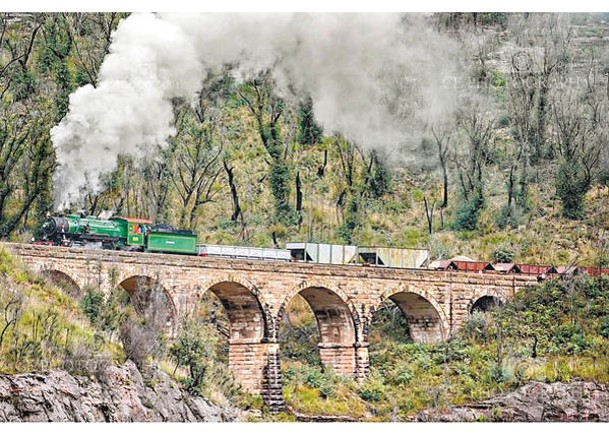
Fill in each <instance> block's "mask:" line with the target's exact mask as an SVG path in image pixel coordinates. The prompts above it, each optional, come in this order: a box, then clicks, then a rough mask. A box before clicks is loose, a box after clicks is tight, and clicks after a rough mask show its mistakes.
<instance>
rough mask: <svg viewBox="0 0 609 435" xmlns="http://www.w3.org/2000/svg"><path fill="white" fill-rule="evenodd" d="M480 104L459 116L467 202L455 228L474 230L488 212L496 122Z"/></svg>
mask: <svg viewBox="0 0 609 435" xmlns="http://www.w3.org/2000/svg"><path fill="white" fill-rule="evenodd" d="M479 104H480V102H478V103H477V104H474V105H472V106H471V107H469V108H468V109H464V110H462V111H461V113H460V114H459V120H458V125H459V126H460V127H461V128H462V130H463V131H464V133H465V140H466V146H467V148H466V150H465V153H464V154H463V155H462V156H458V155H455V156H454V157H453V161H454V162H455V164H456V166H457V170H458V175H459V182H460V184H461V196H462V198H463V200H462V201H461V202H460V206H459V208H458V210H457V216H456V220H455V228H457V229H464V230H474V229H475V228H476V227H477V225H478V217H479V215H480V212H481V211H482V209H483V208H484V205H485V199H484V182H485V178H484V177H485V174H486V168H487V166H488V165H489V164H490V163H492V162H493V161H494V150H493V149H492V145H493V142H494V135H495V130H494V125H495V119H494V118H493V117H492V116H491V115H490V114H487V113H485V112H483V111H482V110H481V107H480V106H479Z"/></svg>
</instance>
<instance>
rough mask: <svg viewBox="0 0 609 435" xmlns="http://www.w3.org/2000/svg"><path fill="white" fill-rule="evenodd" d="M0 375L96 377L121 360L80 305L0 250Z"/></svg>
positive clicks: (120, 354)
mask: <svg viewBox="0 0 609 435" xmlns="http://www.w3.org/2000/svg"><path fill="white" fill-rule="evenodd" d="M0 310H2V312H1V319H0V372H2V373H23V372H29V371H46V370H51V369H55V368H62V369H65V370H67V371H69V372H71V373H75V374H83V373H90V372H92V373H94V372H95V371H96V370H98V369H99V368H101V367H103V365H107V364H110V363H112V362H115V361H118V360H120V359H122V358H123V352H122V350H121V348H120V347H119V346H117V345H115V344H112V343H110V342H108V341H107V340H105V338H104V337H103V336H101V335H100V333H99V332H98V331H96V330H95V329H94V328H93V327H91V325H90V324H89V322H88V320H87V318H86V316H85V315H84V314H83V312H82V311H81V309H80V307H79V305H78V302H77V301H75V300H74V299H73V298H72V297H70V296H69V295H68V294H67V292H66V291H64V290H63V289H61V288H60V287H58V286H56V285H54V284H53V283H51V282H50V281H49V280H47V279H45V278H43V277H41V276H38V275H36V274H34V273H32V272H30V271H28V270H27V269H26V268H25V267H23V266H22V265H21V264H19V262H18V261H17V260H15V259H14V258H12V257H11V256H10V255H9V254H8V253H7V252H6V251H5V250H3V249H0Z"/></svg>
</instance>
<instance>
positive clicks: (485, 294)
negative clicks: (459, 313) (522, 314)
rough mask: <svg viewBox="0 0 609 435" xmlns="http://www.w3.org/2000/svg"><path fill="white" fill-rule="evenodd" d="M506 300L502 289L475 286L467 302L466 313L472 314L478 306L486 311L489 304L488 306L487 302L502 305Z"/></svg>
mask: <svg viewBox="0 0 609 435" xmlns="http://www.w3.org/2000/svg"><path fill="white" fill-rule="evenodd" d="M506 300H507V298H506V295H505V290H504V289H496V288H484V287H483V288H477V289H476V290H475V291H474V292H473V295H472V297H471V299H470V300H469V302H468V304H467V314H468V315H470V314H472V313H473V312H474V310H475V309H478V308H484V309H483V310H482V311H488V309H490V306H488V304H489V303H491V304H492V303H494V304H495V305H502V304H504V303H505V302H506ZM476 304H478V305H476Z"/></svg>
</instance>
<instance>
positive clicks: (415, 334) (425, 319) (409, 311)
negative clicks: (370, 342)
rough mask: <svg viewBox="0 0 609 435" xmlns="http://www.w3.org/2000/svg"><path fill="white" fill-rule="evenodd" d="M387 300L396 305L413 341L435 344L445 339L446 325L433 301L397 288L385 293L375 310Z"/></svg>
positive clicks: (409, 290)
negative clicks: (403, 317)
mask: <svg viewBox="0 0 609 435" xmlns="http://www.w3.org/2000/svg"><path fill="white" fill-rule="evenodd" d="M387 300H391V301H392V302H393V303H394V304H396V305H397V306H398V307H399V309H400V311H401V312H402V314H403V315H404V316H405V317H406V320H407V321H408V329H409V331H408V332H409V333H410V337H411V338H412V340H413V341H415V342H417V343H435V342H438V341H442V340H443V339H445V338H446V334H447V331H448V328H447V326H448V323H447V321H446V318H445V316H444V313H443V311H442V309H441V308H440V306H438V304H437V303H436V302H435V301H434V300H433V299H430V298H427V297H426V296H425V295H423V294H420V293H419V292H418V291H417V290H416V289H414V288H398V289H392V290H390V291H389V292H387V293H385V294H384V295H383V296H382V297H381V300H380V303H379V305H378V306H377V308H378V307H379V306H380V305H381V304H383V302H386V301H387ZM366 332H369V331H366ZM367 335H368V334H367Z"/></svg>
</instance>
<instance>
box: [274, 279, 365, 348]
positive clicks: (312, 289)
mask: <svg viewBox="0 0 609 435" xmlns="http://www.w3.org/2000/svg"><path fill="white" fill-rule="evenodd" d="M296 295H300V296H302V297H303V298H304V299H305V300H306V301H307V303H308V304H309V306H310V307H311V310H313V313H314V314H315V318H316V320H317V326H318V328H319V331H320V335H321V337H320V343H343V344H346V343H349V344H353V343H355V342H356V340H357V331H356V324H357V323H358V316H357V312H356V311H355V310H354V309H353V306H352V304H350V303H349V298H348V297H347V295H346V294H345V293H344V292H343V291H342V290H341V289H339V288H334V287H333V286H331V285H329V284H328V283H326V282H319V281H303V282H302V283H301V284H299V285H298V286H296V287H295V288H293V289H292V290H291V291H290V292H289V293H288V294H287V295H286V296H285V298H284V299H283V301H282V303H281V305H280V307H279V311H278V313H277V324H279V323H280V322H281V319H282V318H283V316H284V315H285V313H286V311H287V308H288V305H289V304H290V302H291V301H292V299H293V298H294V297H295V296H296Z"/></svg>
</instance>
